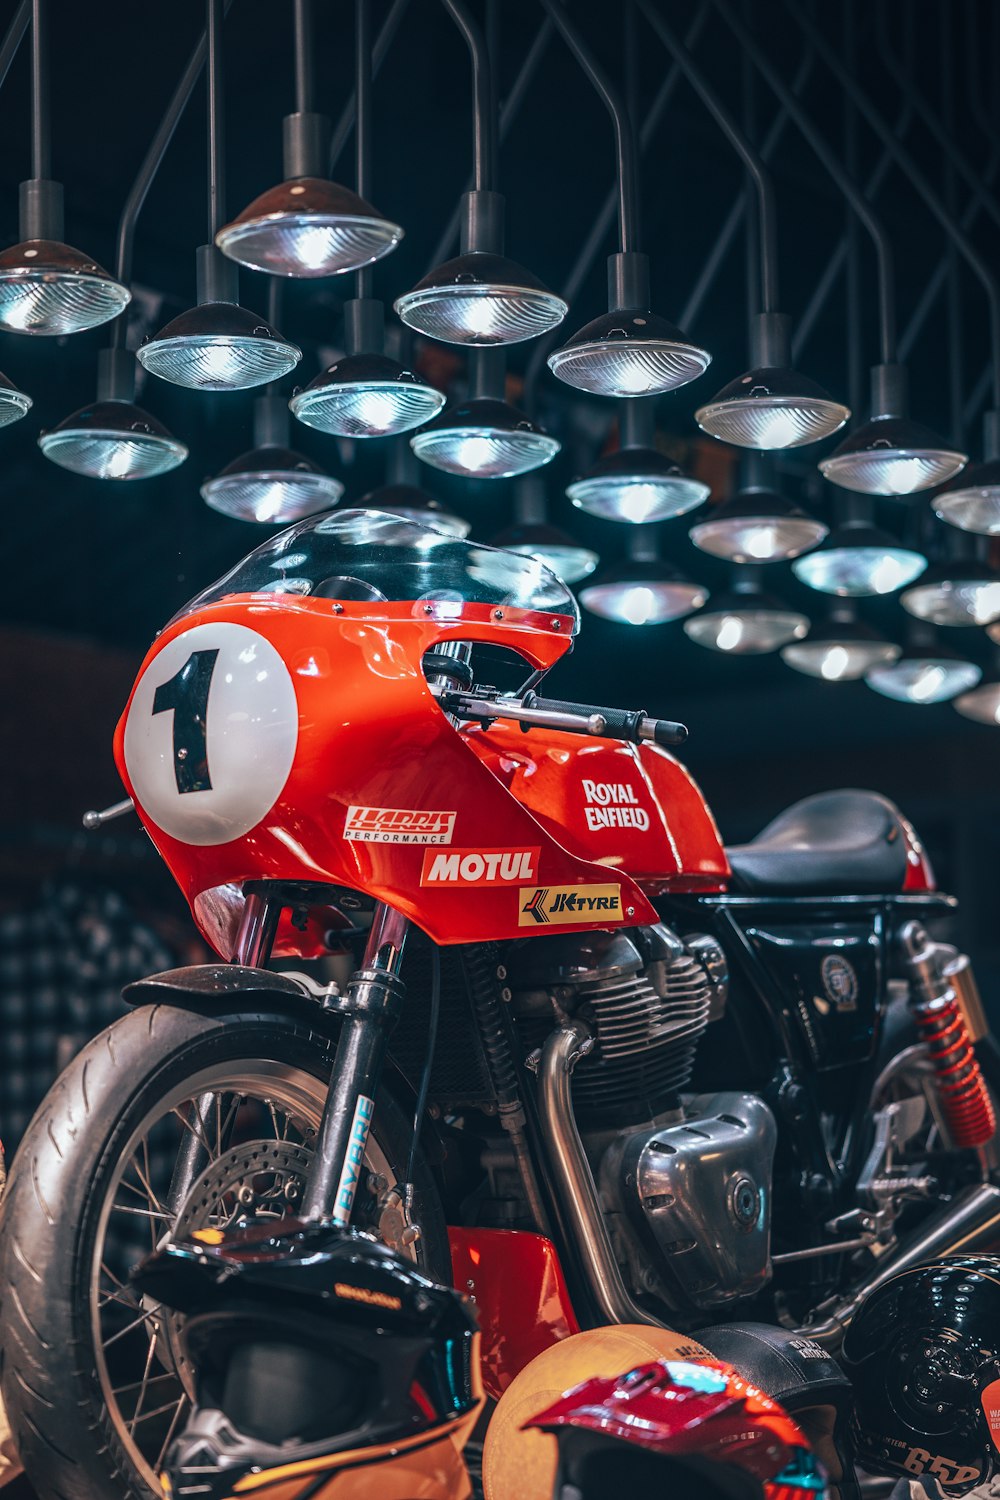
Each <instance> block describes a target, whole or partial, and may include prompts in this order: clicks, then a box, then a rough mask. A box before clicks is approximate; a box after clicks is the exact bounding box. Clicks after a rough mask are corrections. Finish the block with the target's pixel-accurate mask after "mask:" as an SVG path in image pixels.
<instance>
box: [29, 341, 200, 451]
mask: <svg viewBox="0 0 1000 1500" xmlns="http://www.w3.org/2000/svg"><path fill="white" fill-rule="evenodd" d="M134 396H135V361H134V359H133V356H132V355H131V354H130V353H129V352H128V350H127V349H123V348H119V347H117V346H115V347H112V348H110V349H102V350H101V351H100V353H99V354H98V356H97V399H96V400H95V401H92V402H91V403H90V405H89V406H84V407H81V408H80V410H79V411H75V412H74V413H73V414H72V416H69V417H65V418H64V419H63V420H62V421H61V422H60V423H58V425H57V426H55V427H53V428H51V429H50V430H49V431H48V432H42V433H41V434H40V435H39V438H38V446H39V447H40V448H41V450H42V452H43V453H44V454H45V457H46V458H48V459H50V460H51V461H52V463H54V464H58V465H59V467H60V468H63V469H69V470H70V471H71V472H72V473H74V474H85V475H87V476H88V477H90V478H91V479H152V478H154V477H155V476H156V475H157V474H166V473H169V471H170V470H171V469H176V468H177V466H178V464H182V463H183V462H184V460H185V459H186V458H187V455H188V450H187V447H186V446H185V444H184V443H182V442H180V441H179V440H178V439H177V438H175V437H174V436H173V435H172V434H171V433H170V432H168V431H167V429H166V427H164V425H163V423H162V422H160V421H158V420H157V418H156V417H154V416H151V415H150V413H149V412H148V411H144V410H143V408H142V407H141V406H136V404H135V400H134Z"/></svg>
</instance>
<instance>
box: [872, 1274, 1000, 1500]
mask: <svg viewBox="0 0 1000 1500" xmlns="http://www.w3.org/2000/svg"><path fill="white" fill-rule="evenodd" d="M843 1363H844V1368H845V1369H846V1371H847V1373H848V1375H849V1376H850V1378H851V1382H852V1384H853V1386H854V1392H855V1413H854V1418H853V1427H854V1438H855V1445H856V1448H857V1453H858V1459H859V1461H860V1462H861V1463H862V1464H863V1465H864V1466H865V1468H867V1469H872V1470H874V1471H876V1472H881V1473H883V1474H898V1475H903V1476H905V1477H906V1478H911V1477H914V1476H916V1475H919V1474H927V1475H929V1476H931V1477H932V1478H934V1479H936V1480H937V1481H938V1483H939V1484H940V1486H941V1488H942V1489H943V1490H944V1491H945V1493H946V1494H949V1495H962V1494H965V1493H966V1492H967V1491H968V1490H970V1489H973V1488H975V1487H976V1486H977V1485H980V1484H984V1483H985V1482H986V1481H987V1480H988V1479H989V1478H990V1476H991V1475H993V1474H995V1473H997V1472H998V1470H1000V1460H998V1454H997V1444H998V1443H1000V1378H998V1377H1000V1258H997V1257H994V1256H985V1255H984V1256H977V1257H970V1258H968V1259H964V1258H962V1259H960V1258H956V1259H954V1260H940V1261H934V1262H933V1263H932V1264H930V1265H926V1266H918V1267H917V1268H916V1269H914V1270H912V1271H903V1272H901V1273H900V1275H898V1276H894V1277H892V1279H891V1280H889V1281H887V1282H885V1283H884V1285H882V1286H881V1287H879V1288H878V1289H877V1290H876V1291H874V1292H872V1294H871V1295H870V1296H869V1297H868V1298H867V1299H866V1300H865V1301H864V1302H863V1303H862V1305H861V1308H860V1310H859V1311H858V1312H857V1313H856V1315H855V1317H854V1320H853V1322H852V1323H851V1326H850V1328H849V1329H848V1331H847V1336H846V1338H845V1340H844V1348H843Z"/></svg>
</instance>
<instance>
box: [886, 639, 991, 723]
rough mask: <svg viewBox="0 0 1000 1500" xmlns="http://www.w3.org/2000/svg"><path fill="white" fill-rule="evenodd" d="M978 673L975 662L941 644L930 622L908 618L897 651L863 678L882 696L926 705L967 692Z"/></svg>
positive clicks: (978, 667)
mask: <svg viewBox="0 0 1000 1500" xmlns="http://www.w3.org/2000/svg"><path fill="white" fill-rule="evenodd" d="M982 675H983V671H982V668H981V667H980V666H977V665H976V663H975V662H972V661H969V659H968V658H967V657H965V656H963V655H962V654H961V653H960V652H958V651H954V650H952V648H951V647H950V646H945V645H944V644H942V642H941V640H940V638H939V636H938V635H937V632H936V631H935V630H934V628H933V626H931V625H927V624H925V623H924V622H923V621H922V620H912V621H911V622H910V624H909V625H908V627H907V631H906V640H905V643H904V647H903V650H902V652H901V654H900V655H899V656H898V657H897V659H896V660H895V661H894V662H887V663H885V664H883V665H880V666H876V667H872V668H871V669H870V671H869V672H868V673H867V674H866V676H865V682H867V684H868V686H869V687H870V688H873V689H874V690H875V692H876V693H881V694H882V696H883V697H884V698H894V699H895V700H896V702H897V703H913V704H916V705H923V706H926V705H928V704H932V703H946V702H947V701H948V699H950V698H957V697H958V695H959V693H967V692H969V691H970V690H971V689H972V688H974V687H975V686H976V684H977V683H978V682H979V679H980V678H981V677H982Z"/></svg>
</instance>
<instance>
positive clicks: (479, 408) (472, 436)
mask: <svg viewBox="0 0 1000 1500" xmlns="http://www.w3.org/2000/svg"><path fill="white" fill-rule="evenodd" d="M505 368H506V359H505V356H504V351H503V350H502V349H473V350H471V351H470V353H469V375H470V390H469V395H468V397H467V398H466V399H465V400H464V401H459V402H457V403H456V404H455V405H453V406H449V407H447V408H446V409H445V410H444V411H443V412H441V414H440V415H439V416H437V417H435V418H434V420H433V421H432V422H430V423H428V425H427V426H426V427H424V428H423V429H422V430H421V431H420V432H418V433H416V435H415V436H414V437H412V438H411V439H410V447H411V448H412V449H413V451H414V453H415V454H416V455H417V457H418V458H419V459H420V460H421V462H422V463H425V464H430V466H431V468H434V469H443V470H444V471H445V473H447V474H462V475H464V476H465V477H466V478H467V479H512V478H514V477H515V476H516V475H518V474H526V473H528V471H529V470H531V469H538V468H540V467H541V466H542V464H547V463H550V462H551V460H552V459H553V458H555V456H556V454H557V453H558V452H559V449H560V446H561V445H560V443H559V441H558V439H557V438H554V437H550V436H549V434H548V433H547V432H545V431H544V430H543V429H542V428H541V427H539V426H538V425H537V424H536V423H535V422H533V421H532V420H531V418H530V417H529V416H527V415H526V414H525V413H524V412H523V411H519V410H518V408H517V407H516V406H512V405H511V404H510V402H509V401H507V400H505V399H504V394H503V392H504V372H505Z"/></svg>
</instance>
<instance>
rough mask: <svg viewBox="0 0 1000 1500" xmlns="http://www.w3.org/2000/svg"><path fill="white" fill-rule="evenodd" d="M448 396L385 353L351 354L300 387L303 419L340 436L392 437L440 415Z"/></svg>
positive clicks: (296, 408) (298, 407)
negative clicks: (303, 386)
mask: <svg viewBox="0 0 1000 1500" xmlns="http://www.w3.org/2000/svg"><path fill="white" fill-rule="evenodd" d="M444 401H445V398H444V396H443V395H442V393H441V392H440V391H437V390H435V389H434V387H433V386H431V385H427V384H426V383H425V382H424V381H423V380H421V379H420V378H419V377H418V376H416V375H414V374H413V373H412V372H411V371H410V370H406V369H404V368H403V366H402V365H400V364H397V363H396V361H395V360H392V359H389V358H388V357H387V356H386V355H383V354H369V353H365V354H348V355H345V357H344V358H343V359H340V360H338V361H337V362H336V363H335V364H332V365H330V367H329V368H328V369H327V370H324V371H323V373H322V374H321V375H317V377H316V379H315V380H313V381H311V382H310V384H309V385H307V386H306V388H305V390H302V391H296V393H295V395H294V396H293V397H292V399H291V401H289V403H288V405H289V407H290V409H291V410H292V412H294V414H295V416H296V417H298V419H299V421H300V422H304V423H305V425H306V426H307V427H315V428H316V429H317V430H318V431H319V432H329V433H333V434H334V435H336V436H338V437H391V436H392V435H393V434H395V433H397V432H409V431H410V430H411V429H412V428H414V427H420V426H422V425H423V423H424V422H428V421H430V419H431V418H432V417H435V416H437V414H438V412H439V411H440V410H441V408H442V407H443V406H444Z"/></svg>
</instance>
